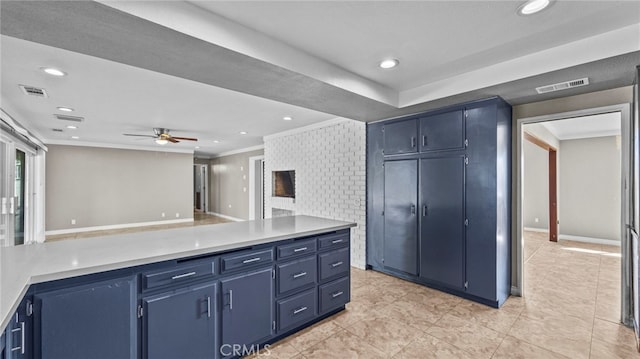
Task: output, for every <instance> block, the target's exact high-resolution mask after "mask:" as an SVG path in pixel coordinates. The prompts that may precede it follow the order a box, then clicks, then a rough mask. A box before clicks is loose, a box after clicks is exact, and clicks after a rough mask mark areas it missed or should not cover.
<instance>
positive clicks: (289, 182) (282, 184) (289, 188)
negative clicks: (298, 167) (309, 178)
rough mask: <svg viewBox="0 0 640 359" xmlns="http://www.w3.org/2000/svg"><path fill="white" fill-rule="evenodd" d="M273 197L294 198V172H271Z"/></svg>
mask: <svg viewBox="0 0 640 359" xmlns="http://www.w3.org/2000/svg"><path fill="white" fill-rule="evenodd" d="M271 178H273V196H274V197H288V198H296V171H273V172H272V176H271Z"/></svg>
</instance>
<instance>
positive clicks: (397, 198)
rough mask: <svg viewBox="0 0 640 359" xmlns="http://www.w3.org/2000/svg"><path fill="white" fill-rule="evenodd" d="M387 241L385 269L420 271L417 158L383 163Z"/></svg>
mask: <svg viewBox="0 0 640 359" xmlns="http://www.w3.org/2000/svg"><path fill="white" fill-rule="evenodd" d="M384 178H385V183H384V243H383V259H382V262H383V263H384V266H385V267H386V268H389V269H392V270H397V271H401V272H405V273H409V274H412V275H417V274H418V226H417V224H418V218H419V217H418V213H417V212H418V161H417V160H403V161H387V162H385V163H384Z"/></svg>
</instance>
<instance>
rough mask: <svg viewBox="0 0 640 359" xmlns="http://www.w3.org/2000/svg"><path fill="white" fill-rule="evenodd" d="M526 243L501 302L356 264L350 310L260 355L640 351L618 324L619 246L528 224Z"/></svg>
mask: <svg viewBox="0 0 640 359" xmlns="http://www.w3.org/2000/svg"><path fill="white" fill-rule="evenodd" d="M524 252H525V258H526V264H525V281H526V282H525V285H526V287H525V290H526V293H527V298H526V299H523V298H520V297H511V298H509V300H507V302H506V303H505V305H504V306H503V307H502V308H501V309H499V310H496V309H492V308H489V307H487V306H484V305H480V304H477V303H474V302H470V301H468V300H464V299H460V298H458V297H455V296H452V295H449V294H445V293H442V292H439V291H436V290H432V289H429V288H425V287H422V286H419V285H415V284H412V283H409V282H406V281H403V280H400V279H397V278H394V277H390V276H387V275H384V274H381V273H378V272H374V271H363V270H359V269H355V268H354V269H352V271H351V273H352V302H351V303H349V304H348V305H347V310H345V311H344V312H342V313H340V314H337V315H335V316H333V317H331V318H328V319H326V320H324V321H322V322H320V323H318V324H316V325H314V326H312V327H310V328H307V329H305V330H303V331H301V332H299V333H297V334H295V335H293V336H291V337H288V338H285V339H284V340H281V341H280V342H278V343H276V344H275V345H274V346H272V347H271V349H270V351H269V353H268V354H269V355H266V354H267V353H266V352H265V353H263V354H261V355H258V357H263V358H277V359H285V358H306V359H316V358H321V359H324V358H367V359H368V358H398V359H399V358H411V359H416V358H447V359H449V358H475V359H482V358H496V359H497V358H509V359H513V358H541V359H547V358H550V359H553V358H571V359H581V358H594V359H597V358H607V359H611V358H625V359H628V358H640V355H639V354H638V352H637V351H636V350H635V339H634V335H633V331H632V330H631V329H629V328H626V327H624V326H622V325H620V324H618V322H619V317H620V314H619V310H620V257H619V248H618V247H609V246H601V245H596V244H585V243H578V242H570V241H561V242H560V243H551V242H549V241H548V240H547V239H546V238H545V235H543V234H541V233H533V232H530V233H527V234H526V239H525V248H524Z"/></svg>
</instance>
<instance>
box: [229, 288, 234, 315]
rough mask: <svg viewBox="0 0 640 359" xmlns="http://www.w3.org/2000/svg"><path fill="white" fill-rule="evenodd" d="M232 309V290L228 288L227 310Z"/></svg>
mask: <svg viewBox="0 0 640 359" xmlns="http://www.w3.org/2000/svg"><path fill="white" fill-rule="evenodd" d="M232 309H233V290H231V289H229V310H232Z"/></svg>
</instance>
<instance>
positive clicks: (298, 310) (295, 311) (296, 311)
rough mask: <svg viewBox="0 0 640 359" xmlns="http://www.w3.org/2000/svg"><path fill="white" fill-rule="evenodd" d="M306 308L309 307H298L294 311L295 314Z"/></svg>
mask: <svg viewBox="0 0 640 359" xmlns="http://www.w3.org/2000/svg"><path fill="white" fill-rule="evenodd" d="M305 310H307V307H302V308H299V309H296V310H294V311H293V315H296V314H298V313H302V312H304V311H305Z"/></svg>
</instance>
